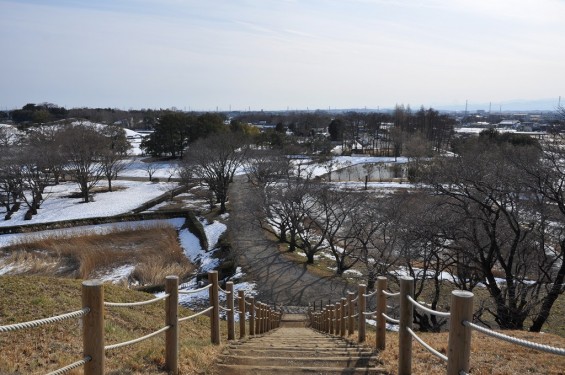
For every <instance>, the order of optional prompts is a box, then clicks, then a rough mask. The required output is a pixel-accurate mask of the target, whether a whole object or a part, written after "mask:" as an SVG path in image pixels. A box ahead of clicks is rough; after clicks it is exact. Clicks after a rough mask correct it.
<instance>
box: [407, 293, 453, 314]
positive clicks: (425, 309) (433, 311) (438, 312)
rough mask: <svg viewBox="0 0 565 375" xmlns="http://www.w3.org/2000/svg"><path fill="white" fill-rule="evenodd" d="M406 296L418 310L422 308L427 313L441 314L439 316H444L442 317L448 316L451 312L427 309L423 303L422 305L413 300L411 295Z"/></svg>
mask: <svg viewBox="0 0 565 375" xmlns="http://www.w3.org/2000/svg"><path fill="white" fill-rule="evenodd" d="M406 297H408V301H410V302H412V304H413V305H414V306H416V307H417V308H419V309H420V310H424V311H425V312H427V313H428V314H432V315H437V316H441V317H444V318H449V317H450V316H451V313H448V312H441V311H436V310H432V309H429V308H427V307H426V306H424V305H422V304H420V303H418V302H416V301H415V300H414V298H412V297H410V296H406Z"/></svg>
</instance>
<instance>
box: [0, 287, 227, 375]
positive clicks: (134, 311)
mask: <svg viewBox="0 0 565 375" xmlns="http://www.w3.org/2000/svg"><path fill="white" fill-rule="evenodd" d="M104 292H105V298H104V299H105V301H110V302H135V301H143V300H148V299H151V298H153V296H152V295H151V294H147V293H143V292H136V291H132V290H129V289H126V288H122V287H119V286H115V285H105V287H104ZM80 309H81V281H80V280H71V279H60V278H50V277H37V276H1V277H0V325H7V324H13V323H18V322H24V321H29V320H35V319H41V318H46V317H50V316H54V315H60V314H63V313H67V312H71V311H76V310H80ZM164 311H165V310H164V302H163V301H160V302H158V303H155V304H150V305H146V306H140V307H132V308H129V307H128V308H107V309H106V316H105V335H106V345H109V344H114V343H119V342H123V341H127V340H131V339H134V338H137V337H140V336H143V335H146V334H148V333H151V332H153V331H155V330H157V329H159V328H161V327H163V325H164V319H165V313H164ZM191 314H192V312H191V311H189V310H188V309H184V308H181V309H180V310H179V316H181V317H182V316H188V315H191ZM209 327H210V326H209V319H208V318H206V317H197V318H195V319H192V320H189V321H186V322H183V323H181V329H180V335H179V336H180V356H179V357H180V359H179V362H180V374H184V375H186V374H197V373H198V374H203V373H205V374H213V373H214V367H213V361H214V359H215V358H216V356H217V354H218V353H219V352H220V351H221V349H222V347H221V346H214V345H211V344H210V328H209ZM224 328H225V327H224ZM224 331H225V329H224ZM223 334H224V338H223V339H225V332H223ZM81 336H82V334H81V327H80V319H72V320H66V321H63V322H59V323H55V324H52V325H46V326H41V327H38V328H31V329H26V330H23V331H17V332H8V333H0V348H1V350H0V374H2V375H5V374H45V373H47V372H49V371H53V370H55V369H58V368H60V367H63V366H65V365H68V364H70V363H73V362H75V361H77V360H79V359H81V358H82V338H81ZM164 350H165V347H164V334H162V335H158V336H156V337H154V338H151V339H149V340H146V341H143V342H141V343H139V344H135V345H132V346H127V347H124V348H120V349H115V350H112V351H109V352H107V355H106V374H108V375H134V374H149V375H151V374H163V373H166V372H165V371H164V370H163V365H164ZM70 373H71V374H82V369H77V370H73V371H72V372H70Z"/></svg>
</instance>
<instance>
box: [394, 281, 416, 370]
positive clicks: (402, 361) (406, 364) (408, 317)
mask: <svg viewBox="0 0 565 375" xmlns="http://www.w3.org/2000/svg"><path fill="white" fill-rule="evenodd" d="M408 296H410V297H412V298H413V297H414V279H413V278H412V277H407V276H404V277H401V278H400V324H399V332H398V375H410V374H411V373H412V335H410V332H408V330H407V328H410V329H411V328H412V321H413V319H414V318H413V315H414V306H412V303H411V302H410V301H409V300H408Z"/></svg>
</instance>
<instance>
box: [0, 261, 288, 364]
mask: <svg viewBox="0 0 565 375" xmlns="http://www.w3.org/2000/svg"><path fill="white" fill-rule="evenodd" d="M208 281H209V283H208V285H207V286H205V287H203V288H200V289H197V290H191V291H179V289H178V286H179V285H178V277H177V276H168V277H167V278H166V280H165V295H163V296H161V297H158V298H154V299H151V300H148V301H141V302H133V303H115V302H105V301H104V285H103V283H102V282H100V281H98V280H87V281H84V282H83V283H82V309H81V310H78V311H74V312H70V313H66V314H62V315H58V316H55V317H51V318H47V319H40V320H34V321H30V322H23V323H17V324H11V325H6V326H0V333H1V332H9V331H16V330H23V329H30V328H34V327H38V326H41V325H45V324H51V323H55V322H59V321H63V320H66V319H71V318H79V317H82V337H83V340H82V341H83V358H82V359H80V360H78V361H76V362H74V363H71V364H69V365H67V366H65V367H63V368H60V369H58V370H56V371H52V372H50V373H49V375H60V374H65V373H66V372H68V371H71V370H73V369H75V368H78V367H81V366H84V374H85V375H103V374H104V367H105V365H104V363H105V353H106V351H109V350H114V349H118V348H121V347H124V346H128V345H134V344H136V343H139V342H141V341H144V340H146V339H149V338H151V337H153V336H156V335H159V334H161V333H164V334H165V367H166V370H167V371H168V372H169V373H170V374H178V352H179V324H180V323H182V322H183V321H186V320H189V319H193V318H195V317H197V316H199V315H204V314H206V315H207V316H209V317H210V341H211V342H212V343H213V344H220V310H223V311H225V312H226V317H227V323H228V340H233V339H235V312H236V308H235V304H234V302H235V299H237V300H238V309H237V310H238V313H239V336H240V338H242V337H245V336H246V335H247V334H246V322H248V323H249V335H256V334H262V333H265V332H268V331H270V330H271V329H273V328H276V327H278V326H279V323H280V318H281V314H280V313H279V312H276V311H274V309H272V308H271V307H269V306H268V305H267V304H264V303H261V302H259V301H255V298H254V297H247V299H248V300H249V301H247V300H246V296H245V293H244V291H242V290H240V291H238V296H237V297H235V296H234V286H233V283H232V282H227V283H226V290H223V289H222V288H220V287H219V283H218V273H217V271H210V272H209V273H208ZM203 290H208V295H209V306H208V307H207V308H206V309H204V310H202V311H200V312H198V313H195V314H193V315H191V316H187V317H184V318H180V319H179V317H178V301H179V294H192V293H198V292H201V291H203ZM220 293H224V294H225V295H226V306H222V305H220V298H219V295H220ZM162 300H164V301H165V312H164V313H165V326H164V327H162V328H161V329H159V330H157V331H155V332H152V333H150V334H148V335H145V336H143V337H139V338H137V339H134V340H130V341H126V342H122V343H118V344H112V345H107V344H106V342H105V339H104V311H105V309H106V308H108V309H111V308H120V307H136V306H143V305H148V304H152V303H155V302H158V301H162ZM247 308H249V310H248V311H246V310H247Z"/></svg>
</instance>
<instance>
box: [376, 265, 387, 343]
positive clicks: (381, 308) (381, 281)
mask: <svg viewBox="0 0 565 375" xmlns="http://www.w3.org/2000/svg"><path fill="white" fill-rule="evenodd" d="M386 284H387V279H386V277H384V276H379V277H377V338H376V346H377V350H384V349H385V346H386V318H385V317H384V316H383V314H386V296H385V294H384V291H385V290H386V288H387V286H386Z"/></svg>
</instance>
